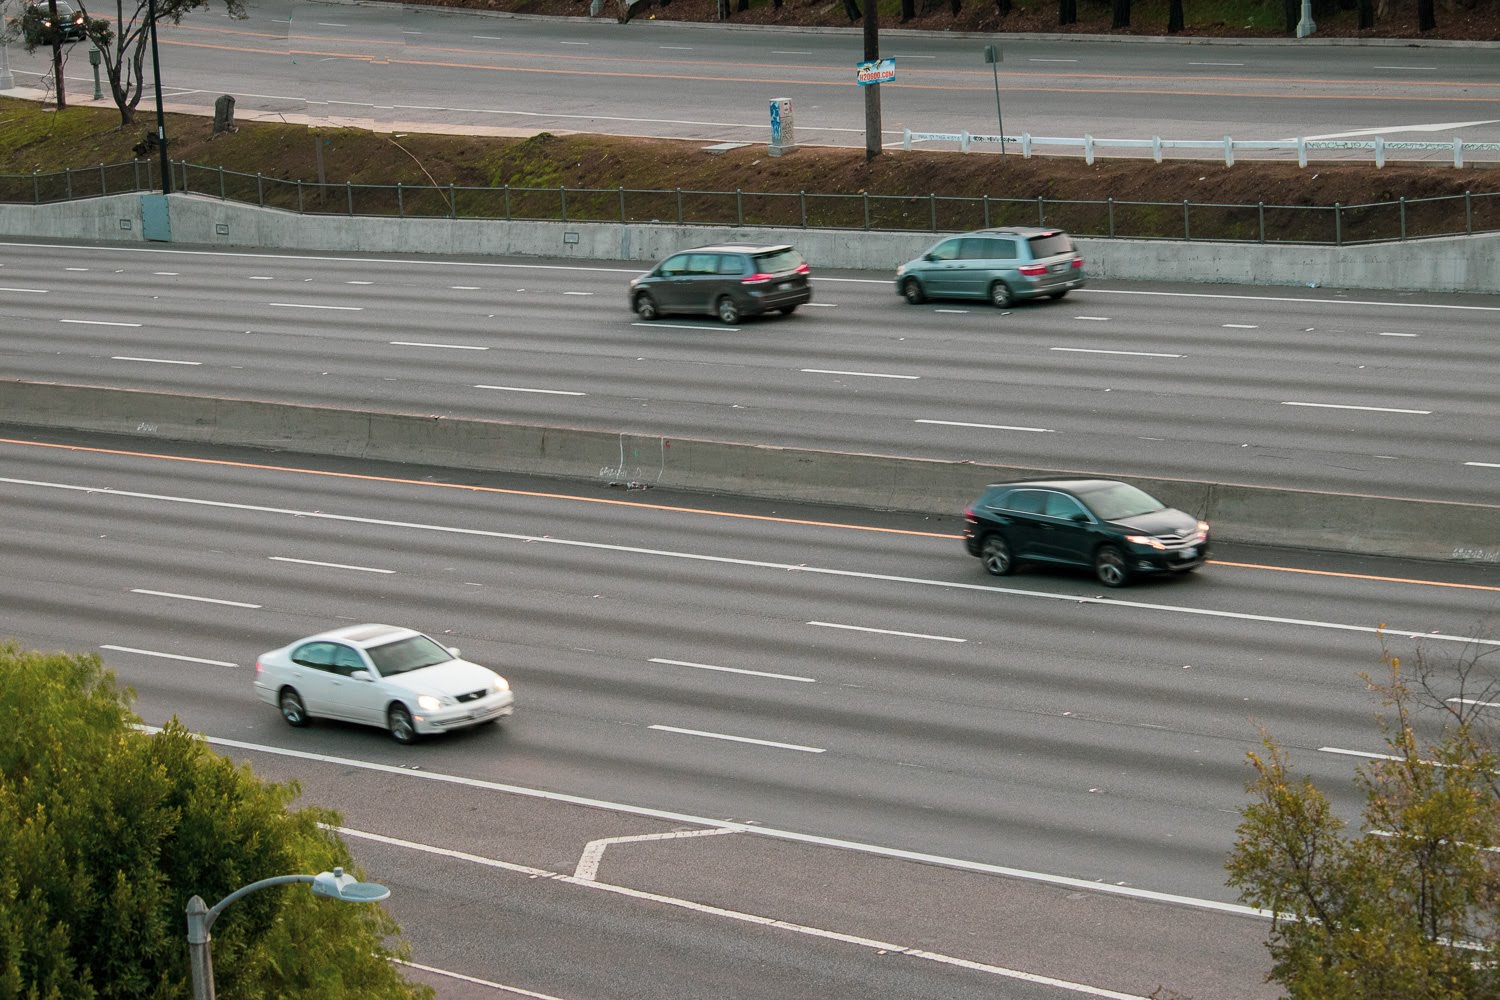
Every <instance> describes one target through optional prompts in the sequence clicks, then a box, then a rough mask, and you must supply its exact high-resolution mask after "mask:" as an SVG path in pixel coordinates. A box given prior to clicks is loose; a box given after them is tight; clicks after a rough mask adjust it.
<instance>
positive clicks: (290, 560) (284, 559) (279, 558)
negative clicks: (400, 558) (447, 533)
mask: <svg viewBox="0 0 1500 1000" xmlns="http://www.w3.org/2000/svg"><path fill="white" fill-rule="evenodd" d="M266 558H267V559H270V560H271V561H272V562H284V563H298V564H299V565H302V566H326V567H327V568H328V569H352V570H354V571H356V572H359V573H394V572H396V571H395V570H393V569H376V568H375V567H373V566H349V565H347V564H345V563H331V562H315V561H314V560H312V559H293V558H292V557H291V556H266Z"/></svg>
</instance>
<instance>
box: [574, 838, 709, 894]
mask: <svg viewBox="0 0 1500 1000" xmlns="http://www.w3.org/2000/svg"><path fill="white" fill-rule="evenodd" d="M736 832H738V831H735V830H725V829H723V828H710V829H708V830H673V831H672V832H670V833H638V834H636V835H634V836H631V837H600V838H599V839H598V840H591V841H589V842H588V844H587V846H585V847H584V849H583V854H581V855H580V856H579V858H578V867H577V868H575V869H573V877H574V878H579V879H583V880H584V881H586V882H592V881H594V876H596V875H598V874H599V862H601V861H603V860H604V849H605V848H606V847H608V846H609V845H610V844H639V843H646V842H649V841H654V840H680V839H682V838H683V837H721V836H723V835H724V834H726V833H736Z"/></svg>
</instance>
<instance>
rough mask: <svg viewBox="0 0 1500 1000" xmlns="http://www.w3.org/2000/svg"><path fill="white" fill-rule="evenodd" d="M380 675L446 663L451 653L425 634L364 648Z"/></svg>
mask: <svg viewBox="0 0 1500 1000" xmlns="http://www.w3.org/2000/svg"><path fill="white" fill-rule="evenodd" d="M365 652H366V653H368V654H369V656H370V660H371V661H372V662H373V663H374V664H375V668H376V669H377V670H379V671H380V676H382V677H390V676H392V675H393V674H404V673H406V672H407V671H408V670H421V669H422V668H423V667H430V666H432V665H433V664H435V663H447V662H448V661H449V660H451V659H453V654H452V653H450V652H448V651H447V650H446V649H444V648H443V647H442V646H439V645H438V644H437V643H435V642H433V641H432V640H431V639H429V638H427V637H426V636H425V635H414V636H412V637H410V638H409V639H398V640H396V641H395V642H388V643H386V644H385V645H384V646H371V647H370V648H369V649H367V650H365Z"/></svg>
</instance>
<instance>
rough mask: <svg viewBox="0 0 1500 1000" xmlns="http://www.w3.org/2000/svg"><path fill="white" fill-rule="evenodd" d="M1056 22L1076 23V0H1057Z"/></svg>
mask: <svg viewBox="0 0 1500 1000" xmlns="http://www.w3.org/2000/svg"><path fill="white" fill-rule="evenodd" d="M1057 23H1058V24H1076V23H1078V0H1057Z"/></svg>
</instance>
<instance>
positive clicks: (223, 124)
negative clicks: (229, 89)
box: [214, 94, 235, 135]
mask: <svg viewBox="0 0 1500 1000" xmlns="http://www.w3.org/2000/svg"><path fill="white" fill-rule="evenodd" d="M233 131H235V127H234V98H233V97H230V96H229V95H228V94H225V95H224V96H222V97H220V98H219V99H218V100H217V101H214V135H223V134H224V133H226V132H233Z"/></svg>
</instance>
